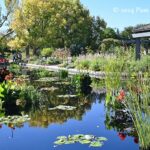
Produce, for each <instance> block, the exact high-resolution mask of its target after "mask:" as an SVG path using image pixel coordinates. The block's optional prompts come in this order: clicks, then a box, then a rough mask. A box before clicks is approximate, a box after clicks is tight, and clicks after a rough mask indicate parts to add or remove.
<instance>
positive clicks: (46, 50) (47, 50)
mask: <svg viewBox="0 0 150 150" xmlns="http://www.w3.org/2000/svg"><path fill="white" fill-rule="evenodd" d="M53 51H54V49H53V48H43V49H42V51H41V55H42V56H43V57H48V56H51V55H52V53H53Z"/></svg>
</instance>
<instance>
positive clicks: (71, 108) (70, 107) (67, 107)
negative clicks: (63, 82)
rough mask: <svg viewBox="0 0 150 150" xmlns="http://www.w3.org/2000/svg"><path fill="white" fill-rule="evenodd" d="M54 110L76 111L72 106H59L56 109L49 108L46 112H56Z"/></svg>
mask: <svg viewBox="0 0 150 150" xmlns="http://www.w3.org/2000/svg"><path fill="white" fill-rule="evenodd" d="M56 109H59V110H70V111H71V110H74V109H76V107H74V106H66V105H59V106H56V107H53V108H49V109H48V110H56Z"/></svg>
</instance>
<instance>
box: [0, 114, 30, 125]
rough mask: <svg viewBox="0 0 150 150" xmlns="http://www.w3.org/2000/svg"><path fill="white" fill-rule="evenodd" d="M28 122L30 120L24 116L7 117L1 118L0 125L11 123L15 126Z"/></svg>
mask: <svg viewBox="0 0 150 150" xmlns="http://www.w3.org/2000/svg"><path fill="white" fill-rule="evenodd" d="M29 120H30V118H29V117H28V115H25V116H7V117H1V118H0V123H1V124H9V123H13V124H15V125H17V124H22V123H24V122H27V121H29Z"/></svg>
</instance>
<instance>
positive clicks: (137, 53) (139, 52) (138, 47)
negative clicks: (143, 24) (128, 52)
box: [135, 38, 141, 60]
mask: <svg viewBox="0 0 150 150" xmlns="http://www.w3.org/2000/svg"><path fill="white" fill-rule="evenodd" d="M135 42H136V60H140V59H141V40H140V38H136V40H135Z"/></svg>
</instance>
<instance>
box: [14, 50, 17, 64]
mask: <svg viewBox="0 0 150 150" xmlns="http://www.w3.org/2000/svg"><path fill="white" fill-rule="evenodd" d="M16 60H17V54H16V52H15V53H14V54H13V62H16Z"/></svg>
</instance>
